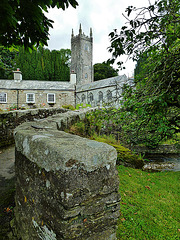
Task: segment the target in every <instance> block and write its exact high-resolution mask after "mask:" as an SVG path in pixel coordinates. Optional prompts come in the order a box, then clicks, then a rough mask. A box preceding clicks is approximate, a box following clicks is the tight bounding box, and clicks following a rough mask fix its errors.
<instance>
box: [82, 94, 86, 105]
mask: <svg viewBox="0 0 180 240" xmlns="http://www.w3.org/2000/svg"><path fill="white" fill-rule="evenodd" d="M85 100H86V96H85V95H84V94H83V95H82V96H81V102H82V103H84V102H85Z"/></svg>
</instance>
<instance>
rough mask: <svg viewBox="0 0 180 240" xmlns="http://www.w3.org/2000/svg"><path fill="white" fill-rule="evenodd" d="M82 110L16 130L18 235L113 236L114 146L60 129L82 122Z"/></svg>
mask: <svg viewBox="0 0 180 240" xmlns="http://www.w3.org/2000/svg"><path fill="white" fill-rule="evenodd" d="M86 111H87V110H81V111H74V112H66V113H60V114H57V115H55V116H51V117H48V118H46V119H43V120H37V121H33V122H26V123H23V124H21V125H20V126H18V127H17V128H16V129H15V132H14V138H15V146H16V150H15V155H16V160H15V169H16V178H17V182H16V198H15V201H16V207H15V225H16V236H17V238H18V239H22V240H26V239H33V240H36V239H37V240H40V239H44V240H46V239H47V240H48V239H49V240H50V239H51V240H55V239H57V240H61V239H75V240H80V239H82V240H93V239H94V240H95V239H96V240H97V239H98V240H105V239H106V240H111V239H112V240H115V239H116V223H117V219H118V218H119V206H120V204H119V202H120V196H119V181H118V175H117V170H116V158H117V153H116V150H115V149H114V148H113V147H112V146H109V145H107V144H105V143H99V142H96V141H93V140H89V139H85V138H82V137H79V136H76V135H72V134H69V133H66V132H64V130H65V129H67V128H68V127H69V126H70V125H71V124H73V123H74V122H76V121H79V120H83V119H84V118H85V116H86ZM88 111H89V110H88Z"/></svg>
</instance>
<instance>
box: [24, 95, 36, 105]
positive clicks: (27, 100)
mask: <svg viewBox="0 0 180 240" xmlns="http://www.w3.org/2000/svg"><path fill="white" fill-rule="evenodd" d="M29 95H32V96H33V100H32V101H31V100H30V101H29V99H28V96H29ZM26 103H35V93H26Z"/></svg>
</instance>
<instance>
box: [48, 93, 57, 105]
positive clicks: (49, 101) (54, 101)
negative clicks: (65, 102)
mask: <svg viewBox="0 0 180 240" xmlns="http://www.w3.org/2000/svg"><path fill="white" fill-rule="evenodd" d="M50 95H53V96H54V97H53V98H54V100H53V101H51V100H49V96H50ZM47 103H56V94H55V93H48V94H47Z"/></svg>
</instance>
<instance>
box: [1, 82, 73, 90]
mask: <svg viewBox="0 0 180 240" xmlns="http://www.w3.org/2000/svg"><path fill="white" fill-rule="evenodd" d="M0 89H7V90H10V89H12V90H13V89H18V90H67V91H68V90H69V91H70V90H74V85H73V84H71V83H70V82H61V81H37V80H22V81H20V82H18V81H15V80H0Z"/></svg>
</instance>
